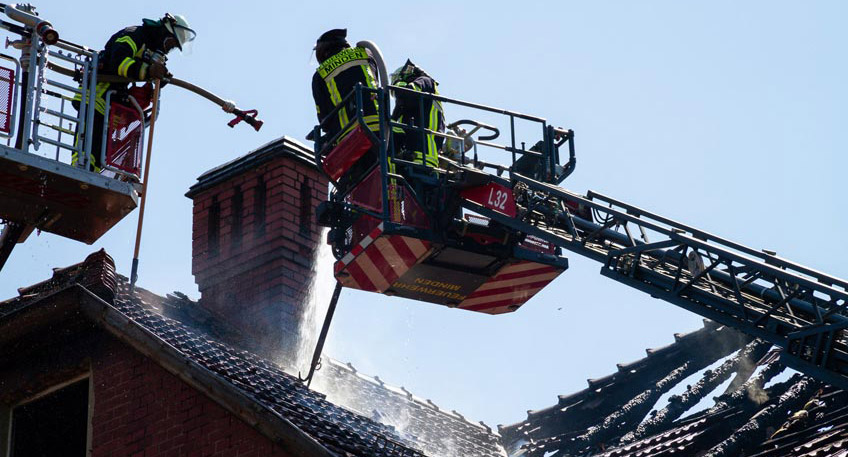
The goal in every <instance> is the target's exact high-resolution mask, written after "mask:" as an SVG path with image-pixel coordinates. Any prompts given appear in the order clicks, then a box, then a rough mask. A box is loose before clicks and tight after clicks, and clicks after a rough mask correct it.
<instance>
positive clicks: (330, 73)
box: [312, 48, 380, 138]
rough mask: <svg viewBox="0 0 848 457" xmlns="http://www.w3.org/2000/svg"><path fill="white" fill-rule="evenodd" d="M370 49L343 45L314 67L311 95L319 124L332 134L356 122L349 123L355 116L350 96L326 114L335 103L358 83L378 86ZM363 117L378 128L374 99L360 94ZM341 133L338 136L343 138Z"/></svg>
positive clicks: (350, 127)
mask: <svg viewBox="0 0 848 457" xmlns="http://www.w3.org/2000/svg"><path fill="white" fill-rule="evenodd" d="M376 67H377V66H376V63H375V62H374V59H373V57H371V54H370V52H369V51H368V50H367V49H364V48H345V49H342V50H341V51H339V52H337V53H336V54H334V55H333V56H332V57H330V58H328V59H327V60H325V61H324V62H322V63H321V65H320V66H319V67H318V69H317V70H316V71H315V75H313V77H312V97H313V98H314V99H315V110H316V111H317V114H318V122H321V123H322V125H321V128H322V129H323V130H324V131H325V132H327V134H328V135H329V136H330V137H332V136H335V135H336V134H337V133H339V132H340V131H342V130H343V129H344V130H345V132H344V133H345V134H346V133H347V132H348V131H350V130H352V129H353V127H354V126H355V124H353V125H348V124H349V123H350V121H351V119H353V118H354V117H355V116H356V100H355V99H353V98H351V99H350V100H349V101H348V102H347V103H345V105H344V106H343V107H341V108H339V110H338V111H337V112H336V113H335V114H334V115H333V117H332V118H326V116H328V115H329V114H330V113H331V112H332V111H333V110H334V109H335V108H336V107H338V106H339V105H341V104H342V100H343V99H344V97H346V96H347V95H349V94H350V92H351V91H352V90H353V88H354V87H355V86H356V84H357V83H361V84H362V85H363V86H365V87H369V88H372V89H376V88H377V78H376V76H375V75H376V74H377V68H376ZM363 95H364V96H365V97H364V99H363V106H362V111H363V120H364V121H365V124H366V125H367V126H368V128H369V129H371V130H372V131H374V132H376V131H378V130H379V129H380V118H379V116H378V114H377V113H378V106H377V100H376V98H373V97H370V98H369V97H368V94H363ZM343 136H344V135H342V136H341V137H340V138H342V137H343Z"/></svg>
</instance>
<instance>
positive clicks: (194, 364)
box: [0, 251, 424, 456]
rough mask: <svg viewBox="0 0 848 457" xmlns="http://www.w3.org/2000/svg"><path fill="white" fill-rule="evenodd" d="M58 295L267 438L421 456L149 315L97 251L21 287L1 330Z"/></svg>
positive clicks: (343, 451) (313, 448)
mask: <svg viewBox="0 0 848 457" xmlns="http://www.w3.org/2000/svg"><path fill="white" fill-rule="evenodd" d="M93 290H97V291H98V293H94V292H93ZM63 293H65V294H67V293H75V294H78V296H77V298H75V301H76V302H78V304H77V306H78V307H79V311H80V313H81V314H82V315H84V316H85V317H86V318H87V319H89V320H91V321H94V323H95V324H97V325H99V326H101V327H103V328H105V329H106V330H107V331H109V332H110V333H112V334H113V335H114V336H116V337H118V338H119V339H121V340H123V341H125V342H127V343H129V344H130V345H131V346H133V347H134V348H136V349H138V350H140V351H141V352H143V353H145V354H147V355H149V356H150V357H151V358H153V359H154V360H156V361H157V362H158V363H160V364H161V365H162V366H163V367H164V368H166V369H168V370H169V371H172V370H175V369H179V368H175V367H178V366H182V367H183V368H182V369H187V370H188V371H189V373H188V374H187V375H186V373H183V372H175V373H174V374H177V375H178V376H180V377H181V379H183V380H184V381H187V382H188V383H189V384H192V383H198V382H202V383H203V385H200V386H198V385H194V386H195V387H199V388H200V389H201V390H202V391H204V392H207V394H208V395H210V397H212V398H213V399H214V400H216V401H218V402H219V403H221V404H222V405H223V406H224V407H225V408H228V409H230V411H231V412H234V413H235V412H236V411H238V412H239V413H240V414H250V416H251V419H254V420H256V422H255V423H254V425H255V426H256V428H257V429H258V430H259V431H260V432H263V433H264V434H266V435H268V436H269V438H272V439H280V438H281V435H286V436H282V438H284V439H294V441H296V442H297V443H295V444H297V445H299V446H301V449H302V450H305V451H304V452H306V453H307V454H308V455H333V454H337V455H351V456H417V455H424V454H423V453H422V452H421V451H420V450H419V449H417V447H416V446H415V444H414V442H412V441H411V440H409V439H407V438H404V437H402V436H399V435H398V434H396V432H395V431H394V430H393V429H392V428H390V427H387V426H385V425H382V424H380V423H378V422H376V421H374V420H371V419H369V418H367V417H364V416H362V415H359V414H356V413H354V412H352V411H350V410H348V409H346V408H343V407H340V406H337V405H335V404H333V403H330V402H329V401H327V400H326V398H325V396H324V395H322V394H320V393H317V392H315V391H312V390H309V389H308V388H307V387H306V386H304V385H303V384H302V383H301V382H299V381H298V380H297V379H296V378H295V377H292V376H291V375H289V374H287V373H285V372H283V371H282V370H281V369H280V368H279V367H278V366H276V365H274V364H273V363H271V362H268V361H267V360H264V359H262V358H260V357H258V356H255V355H253V354H251V353H249V352H245V351H238V350H236V349H234V348H232V347H230V346H228V345H226V344H224V343H221V342H219V341H216V340H213V339H210V338H208V337H206V336H205V335H203V334H201V333H198V332H195V331H192V330H191V329H189V328H188V327H186V326H185V325H183V324H181V323H180V322H178V321H176V320H173V319H170V318H167V317H165V316H162V315H161V314H158V313H156V312H154V311H153V308H152V306H150V305H151V303H150V301H151V300H157V296H156V295H154V294H150V293H149V292H146V291H142V290H137V291H136V293H134V294H130V293H129V290H128V285H127V283H126V281H125V280H124V279H123V278H120V277H118V276H117V275H116V274H115V271H114V263H113V261H112V259H111V258H110V257H109V256H108V255H107V254H106V253H105V252H104V251H100V252H98V253H95V254H93V255H91V256H89V257H88V258H87V259H86V261H85V262H83V263H81V264H78V265H74V266H72V267H68V268H65V269H60V270H55V271H54V276H53V278H51V279H50V280H48V281H45V282H42V283H39V284H36V285H34V286H32V287H28V288H24V289H20V296H19V297H16V298H13V299H11V300H7V301H5V302H2V303H0V325H7V326H11V325H12V324H15V323H16V320H18V318H19V317H23V316H24V315H26V314H32V312H33V311H41V312H50V309H51V307H50V306H49V305H50V302H51V300H53V299H55V298H56V297H58V296H60V295H61V294H63ZM158 299H159V300H161V299H162V298H161V297H158ZM110 300H111V302H110ZM42 310H45V311H42ZM185 367H187V368H185ZM292 435H295V436H294V438H292ZM289 444H291V443H289ZM322 449H323V450H324V451H323V452H321V450H322ZM328 451H329V452H328Z"/></svg>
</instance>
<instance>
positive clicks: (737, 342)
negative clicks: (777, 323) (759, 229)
mask: <svg viewBox="0 0 848 457" xmlns="http://www.w3.org/2000/svg"><path fill="white" fill-rule="evenodd" d="M647 354H648V355H647V357H645V358H643V359H640V360H638V361H636V362H633V363H628V364H619V365H618V372H616V373H614V374H613V375H610V376H606V377H604V378H601V379H595V380H589V381H588V383H589V387H588V388H587V389H585V390H583V391H580V392H577V393H574V394H571V395H564V396H560V397H559V401H558V402H557V404H556V405H554V406H551V407H549V408H546V409H544V410H539V411H531V412H529V413H528V415H527V419H526V420H524V421H522V422H519V423H517V424H513V425H509V426H505V427H500V432H501V434H502V435H503V440H504V444H505V446H506V447H507V449H508V450H509V451H510V455H515V456H523V457H536V456H569V455H580V456H604V457H636V456H665V455H699V456H701V455H703V456H710V457H720V456H726V457H730V456H739V455H748V456H751V455H757V456H763V457H765V456H769V457H776V456H788V455H792V456H796V455H797V456H801V455H804V456H817V457H818V456H840V457H845V456H846V455H848V449H846V446H848V436H846V430H847V429H848V407H846V404H848V393H846V392H844V391H842V390H838V389H835V388H832V387H830V386H823V385H822V384H821V383H820V382H818V381H816V380H814V379H812V378H809V377H806V376H803V375H801V374H800V373H796V374H794V375H792V376H791V377H789V379H787V380H784V381H782V382H774V383H773V384H772V385H769V382H772V381H773V380H774V379H775V378H776V376H777V375H779V374H781V373H782V372H783V371H784V370H785V367H784V366H783V365H782V364H781V363H780V361H779V353H778V352H777V351H775V350H774V349H771V348H770V345H769V344H767V343H765V342H762V341H760V340H755V339H751V338H750V337H745V336H744V335H741V334H739V333H738V332H735V331H734V330H731V329H727V328H725V327H721V326H718V325H716V324H713V323H711V322H709V321H708V322H705V326H704V328H702V329H700V330H698V331H696V332H692V333H690V334H687V335H676V342H675V343H674V344H672V345H669V346H666V347H664V348H660V349H651V350H648V351H647ZM719 362H721V363H719ZM708 366H709V367H710V368H709V369H705V368H706V367H708ZM695 375H699V377H700V379H698V381H697V382H695V383H693V384H691V385H686V386H685V389H684V391H683V393H682V394H679V395H672V396H671V397H670V398H669V399H668V404H667V405H665V406H664V407H662V408H661V409H659V410H652V408H654V407H655V405H657V401H658V400H659V398H660V397H661V396H662V395H664V394H666V393H668V392H669V391H670V390H671V389H672V388H673V387H674V386H675V385H678V384H682V382H683V381H684V380H686V379H688V378H689V377H690V376H695ZM731 378H732V381H730V383H729V385H728V387H727V388H726V389H725V390H724V393H722V394H721V395H719V396H718V397H715V398H714V399H713V400H714V405H713V406H712V407H710V408H709V409H707V410H705V411H700V412H697V413H694V414H692V415H691V416H689V417H684V418H683V419H681V417H683V416H684V415H685V413H686V412H687V411H689V410H690V409H691V408H693V407H695V406H696V405H698V404H699V403H700V402H701V401H702V400H703V399H704V398H705V397H706V396H707V395H709V394H710V393H712V392H713V391H714V390H716V389H717V388H719V387H720V386H723V385H724V383H726V382H727V381H728V380H731ZM778 379H779V378H778Z"/></svg>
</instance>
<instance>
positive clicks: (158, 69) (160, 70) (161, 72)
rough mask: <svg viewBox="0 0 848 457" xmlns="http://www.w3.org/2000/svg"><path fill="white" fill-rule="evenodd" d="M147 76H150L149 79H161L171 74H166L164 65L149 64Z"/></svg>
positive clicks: (166, 70) (158, 63) (157, 63)
mask: <svg viewBox="0 0 848 457" xmlns="http://www.w3.org/2000/svg"><path fill="white" fill-rule="evenodd" d="M148 74H149V75H150V79H163V78H167V77H169V76H171V74H170V73H168V69H167V68H166V67H165V64H164V63H161V62H153V63H152V64H150V70H149V73H148Z"/></svg>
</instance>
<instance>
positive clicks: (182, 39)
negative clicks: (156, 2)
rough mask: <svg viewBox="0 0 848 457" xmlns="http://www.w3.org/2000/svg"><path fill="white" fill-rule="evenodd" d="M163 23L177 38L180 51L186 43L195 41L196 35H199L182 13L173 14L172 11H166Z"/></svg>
mask: <svg viewBox="0 0 848 457" xmlns="http://www.w3.org/2000/svg"><path fill="white" fill-rule="evenodd" d="M162 24H163V25H164V26H165V29H166V30H168V32H170V33H171V35H173V36H174V38H176V39H177V43H178V44H177V46H178V47H179V48H180V51H182V50H183V46H184V45H187V44H189V43H191V42H192V41H194V37H195V36H197V33H195V32H194V30H192V28H191V27H190V26H189V25H188V21H187V20H186V18H185V16H183V15H182V14H173V15H172V14H171V13H165V17H163V18H162Z"/></svg>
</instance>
